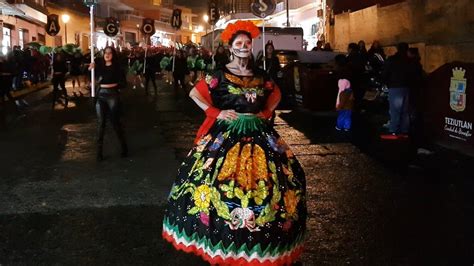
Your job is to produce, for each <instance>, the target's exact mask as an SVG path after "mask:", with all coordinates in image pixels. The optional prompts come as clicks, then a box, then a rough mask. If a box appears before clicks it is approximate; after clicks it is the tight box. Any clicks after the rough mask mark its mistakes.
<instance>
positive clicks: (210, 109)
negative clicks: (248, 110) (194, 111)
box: [189, 87, 238, 120]
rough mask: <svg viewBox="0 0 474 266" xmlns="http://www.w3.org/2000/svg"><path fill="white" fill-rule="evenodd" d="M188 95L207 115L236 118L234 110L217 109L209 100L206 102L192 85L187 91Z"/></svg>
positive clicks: (219, 117)
mask: <svg viewBox="0 0 474 266" xmlns="http://www.w3.org/2000/svg"><path fill="white" fill-rule="evenodd" d="M189 97H191V99H193V101H194V102H195V103H196V104H197V105H198V106H199V108H201V109H202V110H203V111H204V112H206V115H207V116H211V117H215V118H217V119H223V120H234V119H237V118H238V115H237V113H236V112H235V110H219V109H217V108H215V107H214V106H212V104H211V103H210V102H208V101H207V100H206V99H205V98H204V97H203V96H202V95H201V94H200V93H199V91H198V90H197V89H196V87H194V88H193V89H192V90H191V91H190V92H189Z"/></svg>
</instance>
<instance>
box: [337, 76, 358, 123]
mask: <svg viewBox="0 0 474 266" xmlns="http://www.w3.org/2000/svg"><path fill="white" fill-rule="evenodd" d="M338 87H339V93H338V95H337V100H336V110H337V112H338V116H337V122H336V130H344V131H349V130H350V129H351V124H352V108H353V106H354V95H353V93H352V89H351V82H350V81H349V80H347V79H339V81H338Z"/></svg>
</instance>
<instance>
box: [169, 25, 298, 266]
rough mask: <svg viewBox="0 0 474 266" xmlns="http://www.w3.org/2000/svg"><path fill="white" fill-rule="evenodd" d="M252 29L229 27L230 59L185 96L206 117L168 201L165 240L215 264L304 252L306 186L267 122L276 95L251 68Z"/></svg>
mask: <svg viewBox="0 0 474 266" xmlns="http://www.w3.org/2000/svg"><path fill="white" fill-rule="evenodd" d="M259 33H260V32H259V30H258V28H257V27H256V26H255V25H254V24H253V23H251V22H245V21H238V22H236V23H234V24H229V25H228V26H227V28H226V29H225V31H224V32H223V33H222V39H223V40H224V41H226V42H228V43H229V45H230V49H231V52H232V54H233V60H232V61H231V62H230V63H229V64H227V65H225V67H224V68H223V69H221V70H218V71H216V72H215V73H214V74H213V75H212V76H206V78H204V79H202V80H201V81H199V82H198V83H197V84H196V86H195V87H194V88H193V89H192V90H191V92H190V96H191V97H192V99H193V100H194V101H195V102H196V103H197V105H198V106H199V107H201V108H202V109H203V110H204V111H205V113H206V116H207V118H206V120H205V121H204V123H203V125H202V126H201V128H200V129H199V132H198V135H197V138H196V140H195V146H194V147H193V148H192V149H191V151H190V152H189V155H188V156H187V158H186V159H185V160H184V162H183V163H182V165H181V167H180V168H179V171H178V176H177V178H176V180H175V182H174V184H173V187H172V189H171V192H170V195H169V202H168V206H167V210H166V214H165V218H164V221H163V232H162V234H163V237H164V238H165V239H166V240H167V241H169V242H170V243H172V244H173V246H174V247H175V248H176V249H178V250H182V251H185V252H188V253H194V254H196V255H199V256H201V257H202V258H203V259H204V260H206V261H207V262H209V263H210V264H219V265H291V264H292V263H293V262H295V261H296V260H297V258H298V256H299V255H300V254H301V252H302V249H303V242H304V235H305V231H306V213H307V212H306V180H305V175H304V172H303V169H302V167H301V165H300V164H299V162H298V161H297V159H296V158H295V156H294V154H293V153H292V152H291V150H290V149H289V147H288V145H287V144H286V143H285V142H284V141H283V140H282V139H281V138H280V136H279V135H278V133H277V132H276V131H275V129H274V128H273V127H272V126H271V124H270V123H268V118H270V117H271V115H272V112H273V110H274V109H275V107H276V106H277V104H278V102H279V100H280V96H281V94H280V90H279V88H278V87H277V86H276V85H275V83H274V82H273V81H272V80H271V79H269V78H268V76H267V75H266V73H265V72H263V71H260V70H258V69H252V68H251V67H250V66H251V64H250V60H249V58H250V57H251V48H252V47H251V46H252V38H256V37H257V36H258V35H259Z"/></svg>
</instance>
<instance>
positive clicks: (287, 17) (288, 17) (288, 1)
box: [286, 0, 290, 27]
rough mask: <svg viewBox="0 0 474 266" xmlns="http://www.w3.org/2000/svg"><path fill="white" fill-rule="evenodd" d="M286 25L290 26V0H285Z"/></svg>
mask: <svg viewBox="0 0 474 266" xmlns="http://www.w3.org/2000/svg"><path fill="white" fill-rule="evenodd" d="M286 26H287V27H289V26H290V0H286Z"/></svg>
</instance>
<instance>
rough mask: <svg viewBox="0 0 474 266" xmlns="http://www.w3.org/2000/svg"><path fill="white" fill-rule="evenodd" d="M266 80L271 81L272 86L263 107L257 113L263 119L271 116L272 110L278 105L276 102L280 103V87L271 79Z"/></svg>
mask: <svg viewBox="0 0 474 266" xmlns="http://www.w3.org/2000/svg"><path fill="white" fill-rule="evenodd" d="M267 82H271V83H272V86H273V88H272V89H271V93H270V95H269V96H268V99H267V102H266V104H265V109H264V110H263V111H261V112H260V113H259V114H258V115H259V116H260V117H262V118H265V119H269V118H270V117H272V115H273V111H275V109H276V108H277V106H278V103H280V100H281V91H280V88H279V87H278V86H277V85H276V84H275V82H273V81H267Z"/></svg>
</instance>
